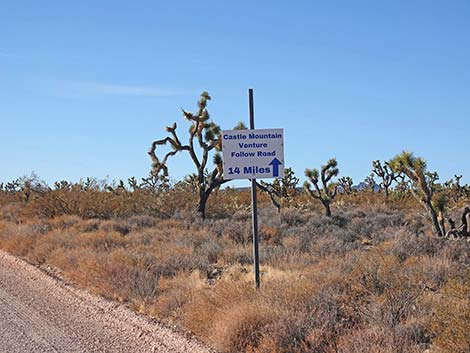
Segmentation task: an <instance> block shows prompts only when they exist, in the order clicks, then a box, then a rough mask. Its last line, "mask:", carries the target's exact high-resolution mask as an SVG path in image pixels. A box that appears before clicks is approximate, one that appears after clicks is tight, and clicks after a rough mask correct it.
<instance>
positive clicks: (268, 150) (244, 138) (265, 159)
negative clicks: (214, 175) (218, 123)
mask: <svg viewBox="0 0 470 353" xmlns="http://www.w3.org/2000/svg"><path fill="white" fill-rule="evenodd" d="M222 154H223V162H224V163H223V169H224V179H266V178H282V177H283V176H284V129H258V130H225V131H222Z"/></svg>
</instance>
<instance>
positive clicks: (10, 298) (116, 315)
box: [0, 251, 211, 353]
mask: <svg viewBox="0 0 470 353" xmlns="http://www.w3.org/2000/svg"><path fill="white" fill-rule="evenodd" d="M0 352H2V353H3V352H5V353H6V352H8V353H17V352H18V353H19V352H21V353H24V352H36V353H42V352H80V353H84V352H100V353H101V352H126V353H131V352H196V353H199V352H200V353H203V352H204V353H208V352H211V350H209V349H208V348H205V347H204V346H203V345H202V344H200V343H198V342H196V341H195V340H193V339H190V338H186V337H184V336H183V335H182V334H181V333H178V332H175V331H173V330H171V329H170V328H168V327H165V326H164V325H162V324H160V323H158V322H156V321H155V320H152V319H150V318H146V317H144V316H141V315H138V314H136V313H134V312H132V311H131V310H129V309H127V308H126V307H124V306H123V305H119V304H116V303H114V302H111V301H108V300H105V299H102V298H99V297H96V296H93V295H91V294H89V293H87V292H85V291H82V290H79V289H77V288H74V287H73V286H70V285H67V284H66V283H64V282H63V281H60V280H57V279H55V278H53V277H51V276H48V275H47V274H45V273H43V272H42V271H41V270H39V269H38V268H36V267H34V266H31V265H29V264H27V263H26V262H24V261H22V260H20V259H17V258H15V257H13V256H11V255H9V254H7V253H5V252H2V251H0Z"/></svg>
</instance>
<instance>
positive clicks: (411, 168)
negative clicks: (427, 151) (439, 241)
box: [389, 151, 444, 237]
mask: <svg viewBox="0 0 470 353" xmlns="http://www.w3.org/2000/svg"><path fill="white" fill-rule="evenodd" d="M389 166H390V167H391V168H392V169H393V171H395V172H397V173H403V174H405V175H406V176H407V177H408V178H409V179H410V181H411V183H412V187H411V188H410V189H409V190H410V192H411V194H412V195H413V196H414V197H415V198H416V199H417V200H418V201H419V203H420V204H421V205H422V206H423V207H424V209H425V210H426V212H427V213H428V215H429V218H430V219H431V224H432V230H433V232H434V234H436V235H438V236H440V237H441V236H443V235H444V230H443V229H441V224H439V220H438V217H437V214H436V210H435V208H434V207H433V185H434V182H435V175H434V174H429V173H428V172H427V171H426V161H425V160H424V159H423V158H419V157H415V156H414V155H413V153H411V152H407V151H403V152H402V153H401V154H399V155H397V156H395V157H394V158H393V159H392V160H390V161H389Z"/></svg>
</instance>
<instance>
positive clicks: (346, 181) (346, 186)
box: [338, 177, 355, 195]
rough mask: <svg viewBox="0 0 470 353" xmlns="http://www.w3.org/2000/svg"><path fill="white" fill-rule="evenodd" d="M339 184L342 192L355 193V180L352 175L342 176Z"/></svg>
mask: <svg viewBox="0 0 470 353" xmlns="http://www.w3.org/2000/svg"><path fill="white" fill-rule="evenodd" d="M338 186H339V187H340V192H341V193H343V194H346V195H351V194H354V191H355V190H354V189H353V180H352V178H351V177H342V178H339V179H338Z"/></svg>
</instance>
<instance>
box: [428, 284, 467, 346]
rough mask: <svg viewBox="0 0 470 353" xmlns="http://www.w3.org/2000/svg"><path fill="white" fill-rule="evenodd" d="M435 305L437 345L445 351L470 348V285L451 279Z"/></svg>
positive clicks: (434, 321) (433, 323) (434, 324)
mask: <svg viewBox="0 0 470 353" xmlns="http://www.w3.org/2000/svg"><path fill="white" fill-rule="evenodd" d="M439 299H440V300H438V301H437V302H436V303H435V305H436V307H435V315H434V316H433V320H432V328H433V331H434V334H435V335H436V338H435V340H434V343H435V345H436V346H437V347H438V348H440V349H441V350H442V351H444V352H468V351H469V350H470V335H469V334H468V333H469V332H470V285H469V282H468V281H466V282H458V281H455V280H452V281H449V282H448V283H447V284H446V286H445V287H444V288H443V290H442V294H441V295H440V298H439Z"/></svg>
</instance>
